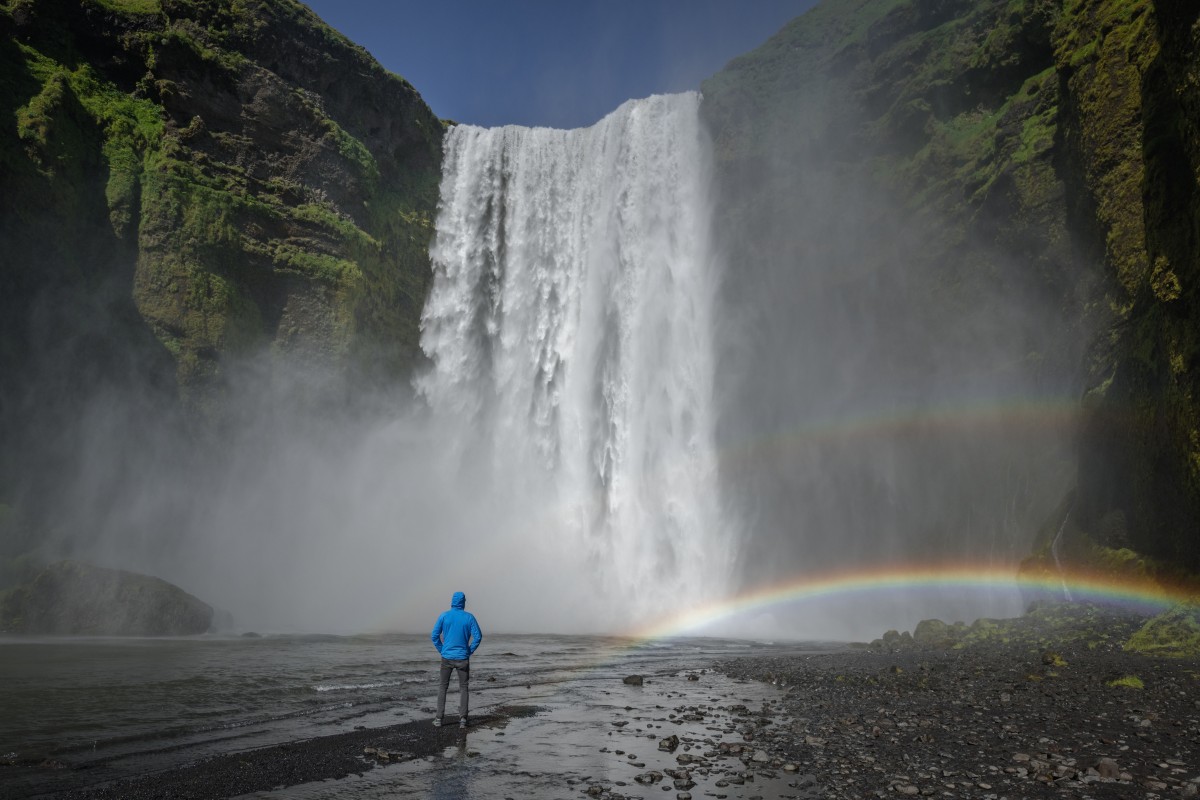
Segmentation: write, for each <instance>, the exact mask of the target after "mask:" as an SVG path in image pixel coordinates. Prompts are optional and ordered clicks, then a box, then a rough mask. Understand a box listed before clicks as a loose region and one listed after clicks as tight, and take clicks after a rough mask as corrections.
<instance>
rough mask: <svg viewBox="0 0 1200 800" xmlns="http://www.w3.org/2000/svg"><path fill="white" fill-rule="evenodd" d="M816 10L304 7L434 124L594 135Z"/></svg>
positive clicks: (699, 1) (480, 1) (607, 5)
mask: <svg viewBox="0 0 1200 800" xmlns="http://www.w3.org/2000/svg"><path fill="white" fill-rule="evenodd" d="M814 4H815V0H425V1H424V2H419V3H418V2H411V1H410V0H391V1H390V2H389V1H387V0H309V2H308V5H309V6H310V7H311V8H312V9H313V10H314V11H316V12H317V14H318V15H320V16H321V18H323V19H324V20H325V21H326V22H327V23H329V24H330V25H332V26H333V27H334V28H336V29H338V30H339V31H341V32H342V33H343V34H345V35H346V36H347V37H349V38H350V39H351V40H353V41H355V42H357V43H358V44H360V45H362V46H363V47H365V48H367V50H369V51H370V52H371V54H372V55H374V56H375V58H377V59H378V60H379V62H380V63H381V64H383V66H384V67H386V68H387V69H389V70H391V71H392V72H395V73H397V74H399V75H402V76H404V77H405V78H407V79H408V80H409V82H411V83H412V84H413V85H414V86H415V87H416V88H417V91H419V92H420V93H421V95H422V96H423V97H424V98H425V101H426V102H427V103H429V105H430V107H432V108H433V110H434V113H436V114H438V116H441V117H445V118H448V119H453V120H456V121H458V122H467V123H473V124H476V125H487V126H493V125H506V124H517V125H548V126H551V127H558V128H574V127H580V126H583V125H590V124H592V123H593V122H595V121H596V120H598V119H600V118H601V117H603V116H604V115H605V114H607V113H608V112H610V111H612V110H613V109H614V108H616V107H617V106H618V105H620V104H621V103H623V102H624V101H625V100H628V99H630V98H633V97H645V96H647V95H650V94H657V93H662V92H679V91H685V90H688V89H698V88H699V87H700V81H702V80H703V79H704V78H707V77H708V76H709V75H712V74H713V73H714V72H716V71H718V70H719V69H721V67H722V66H724V65H725V63H726V62H728V61H729V59H731V58H733V57H734V56H737V55H740V54H741V53H744V52H746V51H748V50H752V49H754V48H755V47H757V46H758V45H759V44H761V43H762V42H764V41H766V39H767V38H769V37H770V36H771V35H772V34H773V33H775V32H776V31H777V30H779V28H781V27H782V26H783V24H784V23H785V22H787V21H788V20H790V19H792V18H793V17H796V16H798V15H800V14H801V13H803V12H804V11H805V10H807V9H808V8H810V7H811V6H813V5H814Z"/></svg>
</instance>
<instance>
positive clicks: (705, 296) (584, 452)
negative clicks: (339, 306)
mask: <svg viewBox="0 0 1200 800" xmlns="http://www.w3.org/2000/svg"><path fill="white" fill-rule="evenodd" d="M699 101H700V98H699V95H698V94H695V93H689V94H680V95H668V96H655V97H650V98H647V99H645V100H636V101H630V102H628V103H625V104H624V105H622V106H621V107H620V108H618V109H617V110H616V111H614V112H613V113H612V114H610V115H609V116H607V117H605V118H604V119H603V120H601V121H600V122H598V123H597V124H596V125H594V126H592V127H590V128H585V129H579V130H552V129H548V128H520V127H504V128H495V129H484V128H478V127H473V126H467V125H460V126H456V127H454V128H452V129H451V130H450V131H449V133H448V134H447V137H446V141H445V164H444V168H443V174H442V185H441V205H440V210H439V214H438V219H437V232H436V237H435V240H434V242H433V245H432V246H431V250H430V253H431V257H432V261H433V267H434V279H433V286H432V289H431V291H430V295H429V298H428V300H427V303H426V306H425V309H424V313H423V316H422V338H421V346H422V348H423V350H424V352H425V353H426V355H427V356H428V357H429V360H430V362H431V367H430V369H429V370H428V372H427V373H426V374H424V375H423V376H421V377H420V378H419V379H418V382H417V389H418V391H419V392H420V394H421V395H422V396H423V397H424V398H425V399H426V401H427V402H428V404H429V406H430V407H431V408H432V409H433V411H434V413H435V415H436V416H437V417H439V418H441V419H442V420H443V421H449V425H448V429H449V430H452V431H454V433H453V435H452V436H451V439H452V441H451V442H449V443H448V445H449V446H450V447H452V448H453V449H454V450H455V453H456V457H457V459H458V463H459V464H460V465H461V468H462V469H463V470H464V471H474V472H475V473H477V474H480V475H482V476H483V478H482V481H481V482H482V484H483V485H485V486H486V487H487V488H486V491H487V492H488V493H489V494H490V496H491V497H492V502H493V503H494V504H498V505H499V506H500V507H503V508H505V514H506V515H508V516H509V517H510V518H509V519H508V520H507V523H508V524H510V525H512V526H516V527H519V528H522V529H523V530H525V531H526V535H527V536H528V540H527V541H526V542H525V543H526V544H527V545H528V546H530V547H534V546H537V545H539V544H540V545H546V544H547V543H553V544H554V547H553V548H552V549H553V551H554V552H557V553H558V554H559V555H558V556H556V557H555V558H557V559H559V562H558V563H554V564H550V565H548V566H549V567H550V568H552V569H558V570H564V569H565V570H572V571H575V572H579V571H582V572H584V573H586V575H587V577H585V576H583V575H577V576H576V580H578V581H580V582H582V583H583V584H587V585H588V586H589V588H588V589H587V591H589V592H593V593H595V592H597V591H598V594H593V597H599V598H600V602H602V603H603V604H604V606H605V607H606V608H607V609H608V610H609V612H610V616H611V617H612V618H614V619H624V620H626V621H631V618H630V615H634V616H637V617H640V618H642V619H650V618H653V617H654V616H656V615H662V614H668V613H671V612H672V611H676V610H680V609H682V608H684V607H686V606H688V605H691V604H695V603H700V602H703V601H704V600H705V599H711V598H714V597H717V596H720V594H721V593H722V592H723V591H724V590H725V589H726V588H727V585H728V581H729V578H730V574H731V572H732V570H733V564H732V563H731V562H732V557H733V548H732V545H731V542H730V535H729V531H728V530H727V527H726V525H725V523H724V522H723V521H722V512H721V500H720V492H719V489H718V485H717V475H716V470H717V456H716V449H715V445H714V425H715V419H714V417H715V412H714V410H713V371H714V363H713V362H714V357H713V346H712V335H713V334H712V330H713V325H712V314H713V303H714V293H715V285H716V280H717V275H716V274H715V265H714V264H713V262H712V256H711V248H710V246H709V236H710V230H709V229H710V216H711V209H710V196H709V192H710V183H711V176H712V169H711V163H710V161H711V156H710V152H709V150H710V147H709V143H708V141H707V139H706V136H705V134H704V132H703V130H702V128H701V126H700V121H699V117H698V108H699ZM573 557H574V558H577V561H575V562H573V563H568V562H570V560H571V558H573Z"/></svg>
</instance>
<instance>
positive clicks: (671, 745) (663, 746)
mask: <svg viewBox="0 0 1200 800" xmlns="http://www.w3.org/2000/svg"><path fill="white" fill-rule="evenodd" d="M676 747H679V737H678V736H676V735H675V734H671V735H670V736H664V737H663V738H662V739H659V740H658V749H659V750H664V751H666V752H668V753H674V752H675V748H676Z"/></svg>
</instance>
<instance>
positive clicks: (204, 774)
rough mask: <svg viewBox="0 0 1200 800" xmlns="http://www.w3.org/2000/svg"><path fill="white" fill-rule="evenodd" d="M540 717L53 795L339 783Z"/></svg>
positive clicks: (226, 793) (286, 749) (196, 792)
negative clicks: (477, 734)
mask: <svg viewBox="0 0 1200 800" xmlns="http://www.w3.org/2000/svg"><path fill="white" fill-rule="evenodd" d="M536 711H537V709H536V708H535V707H532V706H523V707H506V708H500V709H496V711H495V712H493V713H491V714H488V715H486V716H483V717H479V718H477V719H473V720H472V721H471V725H470V727H468V728H467V729H465V730H464V729H460V728H459V727H458V726H457V725H445V726H442V727H434V726H433V725H432V724H430V722H429V720H422V721H420V722H409V723H405V724H402V725H395V726H392V727H389V728H376V729H370V730H356V731H352V732H350V733H342V734H335V735H332V736H321V737H318V738H315V739H306V740H302V741H296V742H288V743H286V744H282V745H278V746H275V747H265V748H261V749H258V750H250V751H246V752H241V753H230V754H227V755H221V756H217V757H214V758H210V759H206V760H203V761H199V762H197V763H195V764H191V765H188V766H186V767H183V768H180V769H173V770H168V771H166V772H161V773H158V774H155V775H150V776H146V777H142V778H135V779H132V780H122V781H115V782H112V783H109V784H105V785H102V786H95V787H90V788H86V789H78V790H74V791H70V792H64V793H59V794H56V795H54V796H56V797H62V798H70V799H71V800H85V798H86V799H87V800H108V799H109V798H112V799H113V800H116V798H121V799H122V800H145V799H148V798H178V799H179V800H188V799H189V798H193V799H194V800H206V799H208V798H219V797H236V796H238V795H243V794H248V793H251V792H262V791H268V790H271V789H278V788H279V787H287V786H296V785H299V784H305V783H309V782H313V781H326V780H331V779H332V780H338V779H342V778H347V777H349V776H351V775H361V774H362V773H364V772H366V771H368V770H371V769H373V768H376V767H379V766H386V765H388V764H393V763H399V762H404V761H412V760H414V759H420V758H431V757H433V756H435V755H436V754H440V753H442V752H443V751H445V750H446V749H447V748H453V747H455V746H458V745H461V744H462V743H463V742H464V740H465V739H466V738H467V737H468V736H469V734H470V732H471V731H473V730H478V731H481V732H482V731H484V730H494V729H499V728H503V727H504V726H505V725H506V724H507V723H508V721H509V720H510V719H512V718H514V717H521V716H529V715H531V714H534V713H536ZM9 766H16V767H19V766H22V765H15V764H14V765H9ZM27 766H31V767H35V768H41V767H44V765H27ZM63 766H64V767H65V765H63Z"/></svg>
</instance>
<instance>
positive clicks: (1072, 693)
mask: <svg viewBox="0 0 1200 800" xmlns="http://www.w3.org/2000/svg"><path fill="white" fill-rule="evenodd" d="M1142 619H1144V618H1139V617H1134V616H1130V615H1125V614H1121V613H1119V612H1115V611H1111V610H1104V609H1097V608H1095V607H1085V606H1062V607H1056V608H1055V609H1051V610H1049V611H1044V610H1043V611H1038V612H1034V613H1032V614H1027V615H1026V616H1025V617H1022V618H1017V619H1014V620H990V621H989V620H983V621H980V622H978V623H976V624H975V625H973V626H971V627H970V628H966V627H965V626H962V627H960V628H958V629H957V631H958V633H957V634H956V635H957V636H958V637H959V638H958V639H957V640H956V641H955V640H952V639H950V638H937V637H933V638H930V637H929V636H928V635H925V636H919V637H917V638H914V637H913V636H911V635H908V636H904V635H899V634H893V633H889V635H886V636H885V637H884V638H883V639H881V640H877V641H876V642H874V643H872V644H871V645H864V646H859V647H855V648H853V649H848V650H841V651H836V652H819V653H812V652H804V651H792V652H786V653H783V652H780V653H775V654H761V653H760V654H747V655H744V656H743V655H735V654H727V655H725V656H716V655H712V656H709V655H704V656H697V657H695V658H694V659H685V660H681V661H677V662H674V663H671V664H667V663H663V664H662V665H661V666H658V667H654V668H652V669H650V670H649V671H646V672H644V673H643V674H642V675H639V676H638V678H639V680H633V679H632V678H633V676H628V677H629V678H630V680H628V681H627V680H623V679H622V676H621V675H617V674H615V673H614V672H612V671H609V672H606V673H605V674H603V675H596V676H592V677H589V678H588V679H587V680H583V681H572V682H569V683H566V684H557V683H554V684H545V685H542V686H541V687H540V689H534V691H533V694H531V695H529V696H528V697H527V699H526V700H517V701H516V702H515V703H512V702H510V703H509V704H501V705H497V706H492V707H487V708H486V711H487V712H488V713H486V714H481V715H480V716H478V717H476V718H473V721H472V725H471V727H470V728H468V729H467V730H466V731H462V730H460V729H458V728H457V727H454V726H450V727H444V728H435V727H433V725H432V724H431V720H430V719H428V718H426V719H421V720H418V721H415V722H405V723H401V724H396V725H388V726H384V727H379V728H366V729H361V730H354V731H343V732H339V733H334V734H329V735H322V736H316V737H312V738H307V739H297V740H293V741H289V742H285V743H282V744H276V745H269V746H265V747H260V748H255V749H248V750H243V751H236V752H226V753H222V754H218V755H213V756H207V757H205V758H202V759H199V760H196V761H194V762H191V763H187V764H184V765H180V766H173V767H170V768H167V769H163V770H161V771H156V772H154V773H150V774H143V775H139V776H136V777H120V778H118V779H116V780H112V779H107V780H106V779H104V778H103V776H102V772H103V768H104V764H103V762H98V763H97V762H93V763H91V764H80V765H78V766H77V767H74V768H72V767H71V766H70V765H60V766H61V767H62V768H65V769H74V770H77V773H76V774H75V775H62V778H63V779H64V780H63V782H61V783H60V784H59V786H60V787H61V788H59V789H53V788H47V791H45V792H43V793H42V794H37V793H36V792H35V793H33V794H30V795H27V796H42V797H55V798H69V799H70V800H109V799H110V798H132V799H133V800H149V798H166V797H171V798H176V799H177V800H178V799H185V800H186V799H187V798H228V797H238V796H241V795H246V794H250V793H260V792H261V793H265V794H266V795H268V796H271V797H276V796H278V797H285V798H286V797H290V796H293V795H300V796H303V797H305V798H325V797H328V798H333V797H340V796H344V795H347V794H349V795H353V796H356V797H358V796H362V797H370V798H375V797H393V796H422V795H423V794H427V793H428V792H429V790H430V788H431V787H433V788H437V787H439V786H443V787H444V785H445V784H446V782H447V781H450V782H452V783H453V785H454V786H456V787H457V786H467V787H472V790H471V796H472V797H478V798H493V797H494V798H497V799H498V800H499V799H500V798H504V797H515V796H521V795H522V789H523V788H525V789H526V791H524V792H523V795H524V796H528V797H553V798H564V800H565V799H566V798H584V799H585V800H592V799H598V800H630V799H631V798H655V797H660V798H672V799H673V800H691V798H697V800H698V798H700V797H715V798H718V799H720V798H731V799H732V798H744V799H746V800H748V799H749V798H755V797H757V798H762V799H763V800H771V798H780V799H781V800H782V799H783V798H789V799H795V800H815V798H846V799H847V800H849V799H850V798H864V797H879V798H890V797H896V796H900V797H904V796H921V797H934V796H936V797H955V798H979V800H1018V798H1031V797H1071V798H1095V799H1096V800H1105V799H1107V798H1129V797H1134V796H1136V797H1145V798H1163V799H1164V800H1165V799H1166V798H1189V797H1197V796H1200V659H1197V658H1166V657H1161V656H1150V655H1143V654H1139V653H1133V652H1127V651H1126V650H1125V649H1124V642H1125V641H1126V640H1128V638H1129V636H1130V633H1131V632H1132V631H1134V630H1137V628H1138V626H1139V625H1140V622H1141V621H1142ZM939 624H940V623H939ZM918 627H919V629H921V630H923V631H925V633H926V634H928V632H929V631H930V630H934V631H935V632H936V631H943V629H950V628H951V627H952V626H943V627H942V628H939V627H938V626H936V625H929V624H926V623H922V626H918ZM943 632H944V631H943ZM646 665H647V666H649V662H646ZM481 710H482V709H481ZM468 748H469V749H468ZM405 764H407V765H409V766H408V767H402V768H400V769H389V767H395V766H396V765H405ZM3 769H6V770H47V769H49V768H48V767H46V766H32V765H25V766H11V765H10V766H7V767H3ZM91 770H95V771H94V772H93V771H91ZM54 771H55V772H58V770H54ZM10 774H12V773H10ZM29 775H30V776H36V773H32V772H31V773H29ZM60 775H61V773H60ZM47 777H49V776H47ZM89 778H90V779H91V780H90V784H91V785H82V786H81V785H80V784H81V783H82V782H84V781H89ZM454 782H457V783H454ZM53 784H54V781H47V782H46V784H45V786H46V787H52V786H53ZM289 787H290V788H289ZM442 791H443V793H444V791H445V790H444V789H443V790H442ZM446 796H455V795H454V793H453V792H451V793H450V794H447V795H446Z"/></svg>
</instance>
